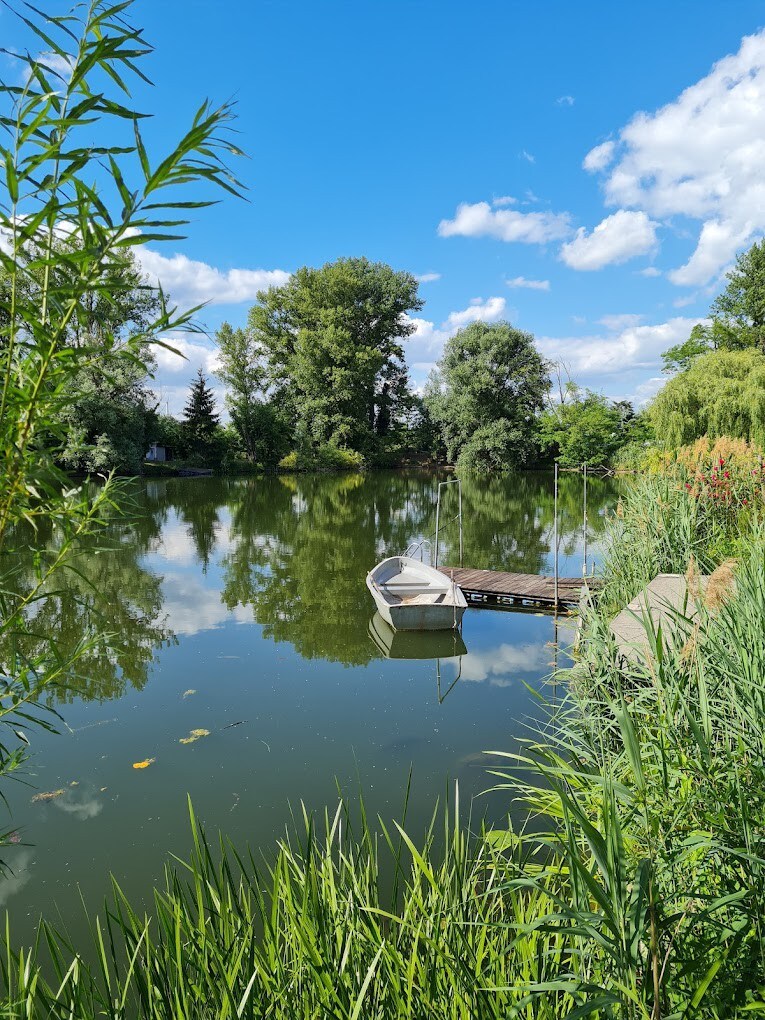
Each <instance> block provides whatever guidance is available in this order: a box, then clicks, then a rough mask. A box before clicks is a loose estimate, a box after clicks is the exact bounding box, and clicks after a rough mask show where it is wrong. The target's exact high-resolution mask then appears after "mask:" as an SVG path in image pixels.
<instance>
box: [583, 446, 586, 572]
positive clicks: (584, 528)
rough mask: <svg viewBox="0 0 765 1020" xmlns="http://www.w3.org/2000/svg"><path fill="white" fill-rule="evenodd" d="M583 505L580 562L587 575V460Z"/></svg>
mask: <svg viewBox="0 0 765 1020" xmlns="http://www.w3.org/2000/svg"><path fill="white" fill-rule="evenodd" d="M582 503H583V505H584V517H583V520H582V540H583V545H584V561H583V563H582V577H587V462H586V461H585V464H584V491H583V495H582Z"/></svg>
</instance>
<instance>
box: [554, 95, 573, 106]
mask: <svg viewBox="0 0 765 1020" xmlns="http://www.w3.org/2000/svg"><path fill="white" fill-rule="evenodd" d="M555 102H556V103H557V104H558V106H573V105H574V103H575V102H576V100H575V99H574V97H573V96H558V98H557V99H556V100H555Z"/></svg>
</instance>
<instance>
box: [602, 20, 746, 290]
mask: <svg viewBox="0 0 765 1020" xmlns="http://www.w3.org/2000/svg"><path fill="white" fill-rule="evenodd" d="M600 149H602V146H598V148H597V149H593V151H592V152H591V153H590V154H589V155H588V156H587V159H586V160H585V166H587V164H588V161H589V162H590V164H591V165H590V166H588V169H603V168H604V167H605V165H607V163H608V162H610V160H609V159H606V158H604V157H601V156H600V155H598V156H596V155H595V154H596V153H598V152H599V150H600ZM609 155H613V153H610V154H609ZM763 163H765V31H760V32H758V33H757V34H755V35H751V36H746V37H745V38H744V39H742V41H741V46H740V48H739V50H738V52H737V53H735V54H732V55H729V56H726V57H724V58H723V59H722V60H720V61H718V62H717V63H716V64H715V65H714V67H713V68H712V70H711V71H710V73H709V74H708V75H706V77H704V78H702V79H701V80H700V81H698V82H696V83H695V84H694V85H691V86H690V87H689V88H687V89H685V91H684V92H682V93H681V94H680V96H678V98H677V99H675V100H674V101H673V102H671V103H668V104H667V105H666V106H663V107H662V108H661V109H659V110H657V111H656V112H655V113H638V114H637V115H636V116H635V117H633V119H632V120H631V121H630V122H629V124H627V125H626V126H625V127H624V128H623V129H622V131H621V132H620V135H619V141H618V153H617V159H616V162H615V164H614V165H613V167H612V169H611V170H610V172H609V174H608V176H607V179H606V182H605V192H606V199H607V201H608V202H609V203H611V204H613V205H619V206H622V207H632V208H639V209H643V210H645V211H646V212H647V213H648V214H649V215H651V216H657V217H670V216H685V217H689V218H690V219H695V220H698V221H701V229H700V232H699V236H698V242H697V246H696V249H695V251H694V252H693V254H692V255H691V257H690V258H689V259H688V261H687V262H686V263H685V264H684V265H683V266H680V267H679V268H677V269H675V270H674V272H672V273H670V274H669V278H670V280H672V282H673V283H676V284H681V285H685V286H696V285H699V284H704V283H706V282H707V281H708V280H710V279H711V278H712V277H713V276H714V275H715V274H716V273H717V272H719V270H720V269H721V267H722V266H724V265H725V264H726V263H727V262H729V261H730V260H731V259H732V257H733V255H734V254H735V252H736V251H737V250H738V249H740V248H742V247H744V246H746V245H747V244H749V243H750V242H751V241H752V240H753V239H755V238H756V237H758V236H759V235H761V234H762V233H763V232H764V231H765V177H763V175H762V166H763Z"/></svg>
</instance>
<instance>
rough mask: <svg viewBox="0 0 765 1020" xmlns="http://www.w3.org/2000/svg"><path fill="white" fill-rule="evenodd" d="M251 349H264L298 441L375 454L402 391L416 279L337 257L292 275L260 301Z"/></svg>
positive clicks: (273, 388)
mask: <svg viewBox="0 0 765 1020" xmlns="http://www.w3.org/2000/svg"><path fill="white" fill-rule="evenodd" d="M258 301H259V304H257V305H256V306H255V307H253V308H252V309H251V311H250V315H249V320H248V329H249V331H250V334H251V341H252V343H254V344H255V345H257V347H258V348H262V349H263V350H264V351H265V354H266V358H267V379H266V382H267V386H268V388H269V392H271V393H273V394H275V396H276V399H277V400H278V401H279V403H280V405H281V406H282V407H283V408H285V410H287V411H288V413H289V415H290V418H291V420H292V422H293V425H294V428H295V432H296V434H297V435H298V437H299V439H300V442H301V443H303V444H304V443H306V442H307V443H309V444H311V445H313V446H319V445H321V444H323V443H333V444H336V445H338V446H344V447H347V448H349V449H353V450H358V451H360V452H362V453H365V454H372V455H373V454H374V453H375V451H376V449H377V448H378V447H379V445H380V442H379V440H380V436H382V435H385V434H388V433H389V432H390V430H391V428H392V427H394V426H395V423H396V420H397V414H398V404H399V403H400V401H401V399H402V397H403V395H404V394H405V393H406V391H407V382H406V365H405V362H404V351H403V347H402V341H403V340H404V339H405V338H406V337H407V336H409V335H411V333H412V332H413V331H414V329H415V326H414V323H413V322H412V321H411V319H410V318H409V317H408V313H409V312H412V311H417V310H419V309H420V308H421V307H422V301H421V300H420V298H419V297H418V293H417V281H416V280H415V278H414V277H413V276H412V275H411V274H410V273H405V272H396V271H395V270H393V269H392V268H391V267H390V266H388V265H385V264H384V263H381V262H370V261H369V260H368V259H365V258H341V259H337V260H336V261H335V262H329V263H327V264H326V265H324V266H322V267H321V268H318V269H314V268H309V267H303V268H302V269H298V270H297V272H296V273H294V274H293V276H292V277H291V278H290V280H289V281H288V282H287V283H286V284H285V285H284V286H282V287H272V288H271V289H270V290H267V291H264V292H262V293H260V294H259V295H258Z"/></svg>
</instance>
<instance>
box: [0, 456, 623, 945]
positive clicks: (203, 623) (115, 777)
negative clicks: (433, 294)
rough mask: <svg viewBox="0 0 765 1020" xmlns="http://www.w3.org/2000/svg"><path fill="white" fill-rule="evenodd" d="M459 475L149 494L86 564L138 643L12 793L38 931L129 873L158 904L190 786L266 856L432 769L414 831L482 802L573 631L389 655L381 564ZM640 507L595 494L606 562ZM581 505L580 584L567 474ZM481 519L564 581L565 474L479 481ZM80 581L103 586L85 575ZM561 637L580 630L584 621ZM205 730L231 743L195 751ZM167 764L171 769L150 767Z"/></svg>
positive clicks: (75, 705)
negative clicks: (555, 495)
mask: <svg viewBox="0 0 765 1020" xmlns="http://www.w3.org/2000/svg"><path fill="white" fill-rule="evenodd" d="M436 482H437V478H436V476H435V475H432V474H419V473H407V474H403V473H378V474H372V475H364V476H361V475H359V476H357V475H348V476H325V477H295V478H292V477H269V478H261V479H254V480H250V479H247V480H235V481H232V480H225V479H167V480H164V479H163V480H152V481H149V482H147V483H146V484H145V485H143V486H142V487H141V488H140V489H139V490H138V492H137V494H136V499H137V502H138V504H139V507H140V516H139V518H138V519H137V520H136V521H135V522H134V523H133V524H131V526H130V527H121V528H119V529H115V531H114V533H113V535H112V539H113V541H112V542H111V543H110V548H109V549H108V550H101V551H99V552H98V553H95V552H93V551H87V550H85V551H83V554H82V556H81V559H80V563H79V567H80V569H81V570H82V572H83V573H84V574H85V575H86V576H87V577H88V578H89V580H90V581H92V582H93V583H94V585H95V588H96V590H97V591H98V592H99V593H100V594H101V596H102V598H99V599H96V600H95V605H94V607H93V608H94V609H96V610H99V611H101V612H103V614H104V620H105V623H106V625H107V626H108V627H109V629H111V630H112V631H113V632H114V633H115V634H116V635H117V641H116V648H115V650H112V651H106V650H104V651H103V652H94V653H93V654H92V655H91V656H90V657H89V658H88V659H87V660H86V661H85V663H84V666H83V669H82V673H83V676H82V678H81V679H80V680H79V681H78V682H77V683H76V685H75V686H74V688H73V689H71V690H70V691H68V692H67V693H66V694H65V695H62V696H61V697H60V698H59V699H58V700H57V701H55V703H54V704H55V707H56V709H57V710H58V711H59V712H60V713H61V716H62V718H63V723H62V724H60V726H59V728H60V730H61V732H60V733H59V734H58V735H48V734H45V733H41V732H38V731H35V732H34V733H33V734H32V755H33V756H32V761H31V763H30V769H29V774H28V775H27V776H26V777H25V779H26V783H27V784H28V785H23V784H20V783H12V784H6V789H5V793H6V795H7V796H8V799H9V803H10V807H11V811H12V824H13V825H14V826H15V827H16V828H17V830H18V832H19V834H20V836H21V839H22V840H23V843H24V844H29V845H18V846H14V847H11V848H10V849H9V851H8V853H7V855H6V856H7V860H8V863H9V864H10V865H11V867H12V868H13V874H11V875H6V876H5V877H4V878H1V879H0V905H2V906H7V908H8V909H9V910H10V912H11V918H12V924H13V928H14V931H15V934H16V937H17V938H26V937H28V935H29V933H30V932H31V929H32V926H33V924H34V922H35V920H36V919H37V918H38V917H39V915H40V914H41V913H44V914H45V915H46V916H48V917H58V916H60V917H62V918H63V919H64V920H65V921H66V923H67V926H68V927H69V930H70V931H71V932H72V933H73V934H74V935H75V936H76V935H77V933H78V931H80V930H81V929H82V927H83V924H82V908H81V905H80V896H82V898H84V900H85V903H86V904H87V905H88V906H89V907H98V906H100V904H101V902H102V901H103V897H104V895H105V893H106V892H107V886H108V876H109V873H110V872H111V873H112V874H114V875H115V876H116V878H117V879H118V881H119V882H120V884H121V885H122V886H123V888H124V889H125V890H126V891H127V892H128V893H129V894H130V895H131V896H133V897H135V899H136V900H137V901H138V902H143V903H147V902H148V900H147V894H148V893H149V892H150V889H151V886H152V884H153V883H156V882H157V881H158V880H160V878H161V873H162V868H163V865H164V863H165V861H166V860H167V857H168V854H169V853H171V852H172V853H178V854H180V855H184V854H185V853H186V852H187V850H188V847H189V834H188V816H187V798H186V795H187V794H189V795H190V796H191V798H192V800H193V803H194V807H195V810H196V812H197V814H198V816H199V817H200V818H201V819H202V820H203V821H204V823H205V824H206V825H207V827H208V829H209V830H215V829H217V828H222V829H224V830H225V831H226V832H227V833H228V834H229V835H230V836H231V837H232V838H233V839H234V840H235V841H237V842H239V843H244V842H248V843H249V844H250V845H252V846H254V847H256V848H264V849H267V848H269V847H271V846H272V845H273V843H274V840H275V838H276V837H277V836H278V835H280V834H281V833H282V832H283V831H284V828H285V826H286V825H287V824H288V823H289V819H290V810H291V808H292V809H297V810H298V811H299V810H300V802H301V801H303V802H304V803H305V804H306V805H307V807H308V808H309V809H314V808H322V807H323V806H324V805H327V804H330V805H332V804H334V803H335V802H336V800H337V785H338V784H339V785H340V786H341V787H342V788H343V790H344V791H346V792H348V793H349V794H351V795H355V793H356V792H357V791H358V790H359V788H360V789H361V790H363V792H364V797H365V801H366V806H367V810H368V811H369V812H370V814H375V813H377V812H380V813H382V814H383V815H385V816H388V817H390V816H391V815H397V814H400V809H401V806H402V802H403V796H404V789H405V786H406V781H407V776H408V774H409V770H410V768H411V769H412V772H413V792H412V796H411V799H410V807H409V821H410V826H411V828H412V829H413V830H414V831H415V832H416V831H418V830H420V829H421V828H422V826H423V825H424V824H425V821H426V820H427V819H428V818H429V817H430V815H431V813H432V810H433V806H434V804H435V801H436V798H437V797H438V796H441V795H443V794H444V793H445V791H446V790H447V787H448V785H449V784H450V783H451V781H453V780H455V779H457V780H459V783H460V795H461V798H462V801H463V803H466V802H467V801H469V799H470V798H471V797H474V796H475V795H478V794H480V793H481V792H482V791H483V790H485V789H486V788H487V787H488V786H489V785H490V784H491V777H490V776H487V774H486V772H485V767H486V760H485V758H484V757H483V756H482V755H481V752H482V751H483V750H485V749H494V748H496V749H503V750H512V749H513V748H514V747H517V743H516V741H517V739H518V738H519V737H521V736H523V735H524V733H525V732H526V731H527V729H526V728H527V727H528V725H529V722H530V721H532V720H533V719H534V718H535V717H538V716H539V708H538V706H537V702H536V699H535V698H534V697H533V695H532V693H531V692H530V690H529V688H531V689H532V691H533V690H536V689H541V688H542V686H543V682H542V681H543V678H544V677H545V676H546V674H547V673H548V672H549V669H550V665H551V662H552V659H553V656H554V648H553V644H554V640H555V636H556V630H555V622H554V620H553V618H552V617H551V616H545V615H539V614H534V613H528V612H525V613H520V612H507V611H503V612H500V611H488V610H476V609H468V611H467V613H466V614H465V619H464V624H463V634H462V639H463V641H464V648H463V646H462V645H461V644H459V643H457V642H455V641H453V640H452V637H451V636H447V638H446V647H444V646H443V644H441V643H440V642H439V641H438V640H436V642H435V644H434V643H433V642H432V641H431V642H430V643H429V642H428V640H427V639H426V640H425V641H424V642H418V641H417V640H414V641H412V640H411V639H407V640H405V641H404V642H403V644H400V643H399V640H398V639H397V640H396V641H394V642H393V644H392V646H391V647H390V649H387V647H386V644H385V641H383V642H382V643H380V642H379V640H378V642H377V643H375V642H374V641H373V640H372V638H371V637H370V633H369V630H370V622H371V621H372V617H373V610H374V607H373V604H372V601H371V599H370V597H369V595H368V592H367V590H366V587H365V583H364V577H365V573H366V571H367V570H368V569H369V567H370V566H372V565H373V564H374V563H375V562H376V561H377V560H379V559H381V558H382V557H383V555H386V554H392V553H396V552H401V551H403V550H404V549H405V548H406V546H407V545H408V544H409V543H410V542H411V541H413V540H416V539H420V538H422V537H425V536H428V535H430V534H431V533H432V531H433V528H434V522H435V491H436ZM455 496H456V493H452V492H450V493H449V496H448V498H449V501H450V503H451V501H452V500H453V503H451V505H448V504H447V505H446V506H445V507H444V510H443V517H442V520H443V519H446V520H449V518H450V517H452V515H453V513H454V512H455V511H456V499H455V498H454V497H455ZM617 496H618V493H617V489H616V483H614V482H613V481H603V480H591V481H590V483H589V515H588V519H589V529H588V545H589V552H590V555H591V556H594V558H595V560H596V561H597V557H598V554H599V543H598V539H599V536H600V534H601V533H602V527H603V515H604V513H605V511H606V510H607V509H609V508H611V507H613V505H614V504H615V502H616V499H617ZM560 502H561V527H560V564H561V573H562V574H571V575H578V574H580V573H581V570H582V481H581V478H579V477H578V476H573V475H564V476H563V477H562V479H561V501H560ZM463 505H464V522H465V523H464V539H465V559H464V562H465V565H469V566H472V567H485V568H493V569H503V570H515V571H524V572H529V573H535V572H550V571H551V570H552V533H553V504H552V478H551V477H550V476H548V475H544V474H527V475H520V476H515V477H509V478H507V479H493V480H489V481H467V482H465V483H464V485H463ZM457 537H458V532H457V529H456V526H454V525H451V526H450V528H449V529H448V532H447V535H446V541H445V542H444V543H443V544H442V551H441V562H442V563H455V564H456V563H457V560H458V552H457V550H458V545H457ZM70 583H71V584H72V585H73V586H74V585H77V586H79V593H80V594H82V593H83V592H84V591H86V590H87V589H86V588H85V585H84V583H83V582H82V581H80V580H79V579H78V578H77V577H76V576H74V575H73V576H72V579H71V582H70ZM74 594H75V593H74V590H73V592H72V595H74ZM83 612H84V610H83V609H82V606H81V604H80V603H79V602H78V601H77V600H76V599H75V598H74V597H68V596H66V595H65V596H64V597H63V599H62V600H61V601H60V603H58V604H56V605H51V606H50V607H48V609H47V610H46V612H45V613H44V614H43V617H42V618H41V621H40V623H41V626H45V627H48V628H50V629H53V630H55V632H56V633H57V634H58V635H59V636H60V639H61V643H62V645H63V646H64V647H67V646H69V645H71V644H72V643H73V642H75V641H76V640H78V639H79V637H80V635H81V634H82V631H83ZM558 636H559V638H560V640H561V643H565V641H566V640H567V639H568V636H567V631H566V629H565V626H564V627H563V628H559V634H558ZM388 643H389V644H390V642H388ZM381 644H382V647H380V645H381ZM386 652H387V653H388V654H390V655H392V656H399V655H400V656H405V657H403V658H396V657H391V658H388V657H385V656H386ZM455 653H456V654H455ZM460 653H461V654H460ZM455 681H456V682H455ZM194 729H205V730H209V735H208V736H205V737H202V738H200V739H198V740H196V741H194V742H192V743H186V744H184V743H181V739H182V738H186V737H187V736H188V735H189V734H190V732H191V731H192V730H194ZM146 759H155V761H154V762H153V763H152V764H151V765H150V766H149V767H147V768H145V769H134V768H133V767H132V766H133V763H135V762H139V761H142V760H146ZM58 790H64V791H65V792H64V793H63V795H60V796H57V797H56V798H55V799H52V800H50V801H47V802H46V801H39V800H38V801H36V802H33V801H32V798H33V796H34V795H35V794H37V793H40V792H53V791H58ZM509 807H510V804H509V800H508V798H507V797H506V796H505V795H504V794H493V795H491V797H480V798H479V799H478V800H477V801H476V802H475V808H474V814H475V815H483V814H484V813H487V814H488V815H489V817H490V818H492V819H495V818H498V817H501V816H502V814H503V813H506V812H507V810H508V809H509Z"/></svg>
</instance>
